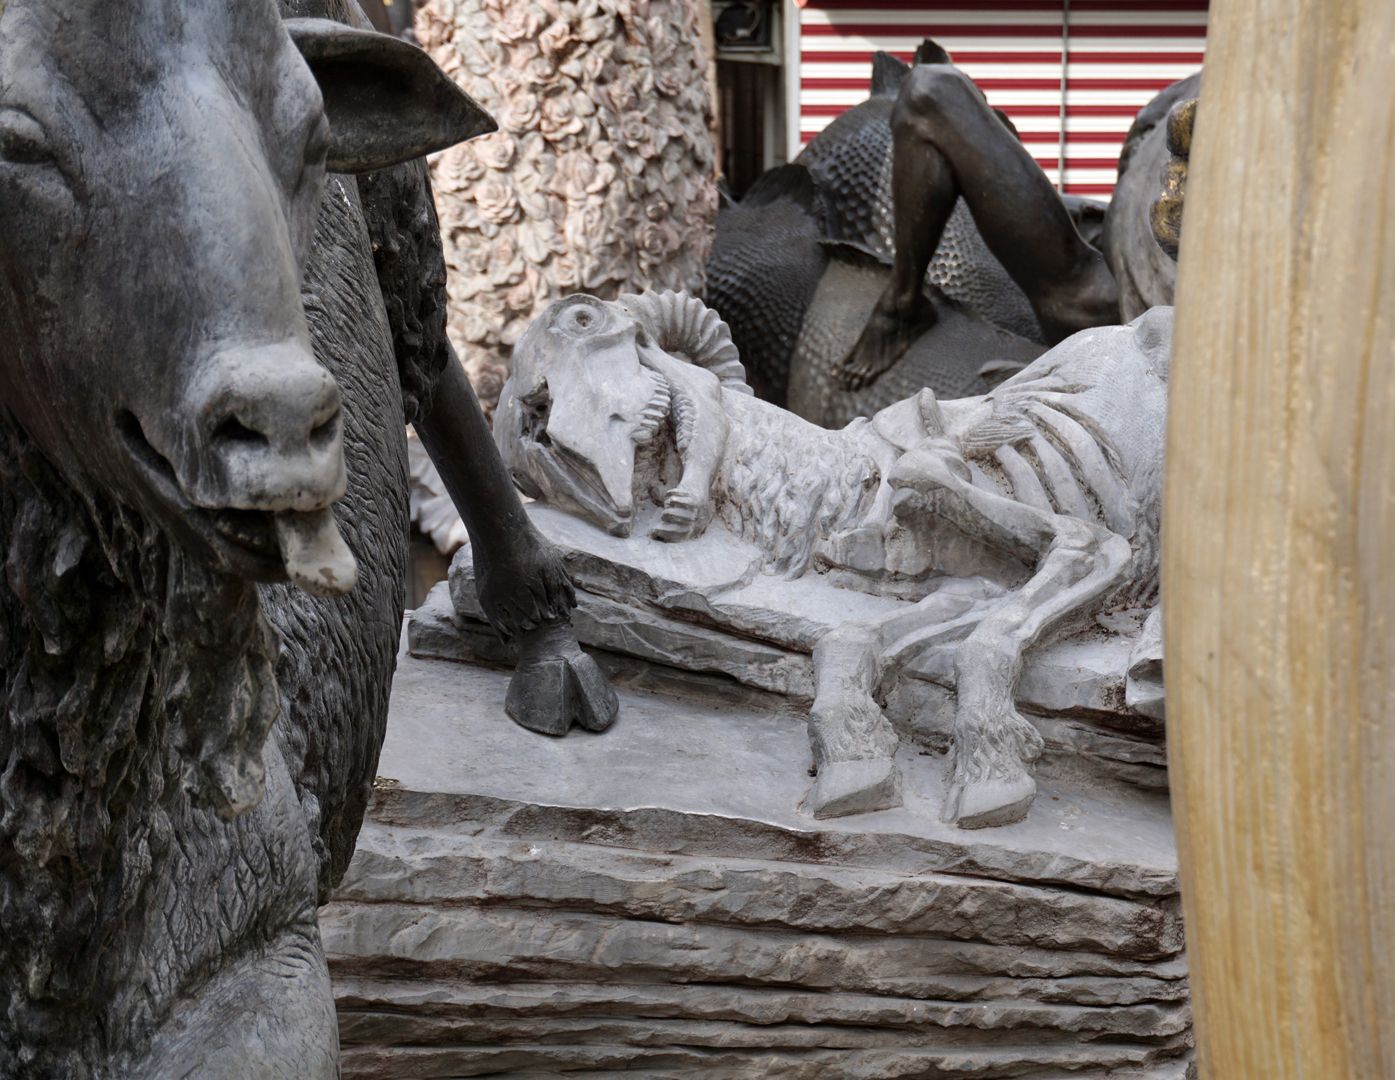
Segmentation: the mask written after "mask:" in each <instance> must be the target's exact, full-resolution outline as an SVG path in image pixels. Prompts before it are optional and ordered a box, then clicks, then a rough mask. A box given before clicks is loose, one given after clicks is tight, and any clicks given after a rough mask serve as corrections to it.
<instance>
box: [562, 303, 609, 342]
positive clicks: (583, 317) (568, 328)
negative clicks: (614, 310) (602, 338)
mask: <svg viewBox="0 0 1395 1080" xmlns="http://www.w3.org/2000/svg"><path fill="white" fill-rule="evenodd" d="M604 324H605V312H604V311H603V310H602V309H601V308H599V307H597V306H595V305H593V304H586V303H577V304H572V305H571V306H570V307H568V308H567V309H566V310H564V311H563V312H562V313H561V314H560V315H559V316H558V317H557V324H556V325H557V329H559V330H561V331H562V332H563V333H565V334H569V335H571V336H572V337H584V336H586V335H587V334H593V333H595V332H596V331H598V330H599V329H601V327H602V326H603V325H604Z"/></svg>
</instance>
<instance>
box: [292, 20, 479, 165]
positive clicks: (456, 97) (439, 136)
mask: <svg viewBox="0 0 1395 1080" xmlns="http://www.w3.org/2000/svg"><path fill="white" fill-rule="evenodd" d="M285 25H286V29H287V30H288V31H289V32H290V35H291V40H292V41H294V42H295V44H296V47H297V48H298V49H300V53H301V55H302V56H304V57H305V61H306V63H308V64H309V65H310V70H311V71H313V72H314V73H315V78H316V80H317V81H318V82H319V84H320V91H321V92H322V93H323V94H324V99H325V113H326V115H327V116H328V117H329V127H330V150H329V161H328V167H329V170H330V171H331V172H342V173H362V172H370V171H372V170H373V169H385V168H387V167H388V166H389V165H396V164H398V163H399V162H402V161H410V160H411V159H412V158H418V157H421V156H423V155H424V154H430V153H434V152H435V151H437V150H444V149H445V148H446V147H448V146H454V145H455V144H456V143H458V142H464V141H465V140H466V139H472V138H474V137H475V136H476V135H483V134H485V133H486V132H490V131H494V130H495V129H496V128H497V126H498V125H496V124H495V123H494V118H493V117H492V116H490V115H489V113H487V112H485V110H484V109H483V108H481V107H480V105H479V104H478V103H477V102H476V101H475V100H474V99H473V98H472V97H470V95H469V94H467V93H465V91H463V90H461V89H460V88H459V87H458V86H456V85H455V83H453V82H451V81H450V79H449V78H448V77H447V75H446V73H445V72H443V71H442V70H441V69H440V68H439V67H437V66H436V64H435V62H434V61H433V60H432V59H431V57H429V56H427V55H426V53H424V52H422V51H421V50H420V49H418V48H417V47H416V46H415V45H410V44H408V43H407V42H405V41H402V40H400V39H399V38H395V37H389V36H388V35H387V34H379V33H376V32H374V31H372V30H356V29H354V28H352V27H348V26H345V25H344V24H343V23H337V22H332V21H330V20H328V19H287V20H286V24H285Z"/></svg>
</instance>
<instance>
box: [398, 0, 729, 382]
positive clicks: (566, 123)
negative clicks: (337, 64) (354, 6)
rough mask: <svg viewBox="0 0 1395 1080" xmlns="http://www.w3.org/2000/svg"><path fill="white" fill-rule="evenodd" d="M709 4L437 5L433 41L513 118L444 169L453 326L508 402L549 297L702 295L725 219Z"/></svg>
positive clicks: (438, 181) (429, 29)
mask: <svg viewBox="0 0 1395 1080" xmlns="http://www.w3.org/2000/svg"><path fill="white" fill-rule="evenodd" d="M700 11H701V5H700V4H699V3H698V0H426V2H425V3H424V4H423V5H422V7H421V10H420V12H419V14H418V17H417V26H416V32H417V36H418V38H419V40H420V41H421V43H422V45H423V46H424V47H425V48H426V49H427V50H428V51H430V53H431V54H432V56H433V57H434V58H435V59H436V61H437V62H438V63H439V64H440V65H441V66H442V67H443V68H444V69H445V70H446V71H447V72H449V73H450V74H451V75H452V77H454V78H455V79H456V80H457V81H458V82H459V84H460V85H461V86H462V87H464V89H465V90H467V91H468V92H469V93H470V94H471V95H473V96H474V97H475V99H476V100H478V101H479V102H480V103H481V104H482V105H483V106H484V107H485V108H486V109H488V110H489V111H490V112H492V113H493V114H494V116H495V117H496V118H497V119H498V121H499V130H498V131H497V132H495V133H494V134H492V135H488V136H485V137H484V138H480V139H475V140H473V141H472V142H470V143H468V144H463V145H461V146H458V147H455V148H453V149H451V150H449V151H447V152H446V153H444V154H441V155H440V156H439V157H437V158H436V159H435V161H434V162H433V165H432V175H433V181H434V184H435V188H436V200H437V208H438V210H439V212H440V218H441V232H442V236H443V238H444V241H445V249H446V261H447V265H448V267H449V270H450V284H449V292H450V333H451V338H452V340H453V341H454V343H455V346H456V349H457V351H458V352H459V353H460V356H461V359H462V361H463V362H464V364H465V366H466V369H467V370H468V372H469V374H470V377H471V379H472V381H473V382H474V384H475V386H476V389H477V390H478V392H479V396H480V398H481V400H482V401H483V402H484V403H485V406H486V408H487V409H488V408H491V407H492V404H493V402H494V400H495V399H496V398H497V397H498V393H499V390H500V388H501V387H502V385H503V382H504V379H505V378H506V377H507V374H508V363H509V360H508V358H509V351H510V349H511V348H512V346H513V344H514V342H516V341H517V340H518V337H519V335H521V334H522V333H523V330H524V328H525V327H526V326H527V325H528V323H529V322H530V321H531V320H532V319H533V317H534V316H535V315H536V314H537V313H538V312H539V311H541V309H542V307H543V306H544V305H546V304H547V303H548V302H549V301H550V300H553V299H555V298H556V297H558V296H562V295H565V294H567V293H571V292H577V291H585V292H590V293H595V294H596V295H598V296H601V297H607V298H608V297H613V296H616V295H618V294H619V293H621V292H627V291H638V290H643V289H648V288H669V289H688V290H691V291H694V292H699V291H700V290H701V288H702V285H703V263H704V261H705V260H706V256H707V251H708V247H709V245H710V243H711V237H712V229H713V224H714V221H715V218H716V213H717V188H716V182H715V176H714V172H715V170H714V152H713V139H712V134H711V119H712V105H711V100H710V97H709V94H708V87H707V83H706V80H705V75H706V57H705V56H704V55H703V52H702V48H701V45H700V41H701V34H700V33H699V26H698V23H699V18H700Z"/></svg>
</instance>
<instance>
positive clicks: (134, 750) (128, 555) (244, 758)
mask: <svg viewBox="0 0 1395 1080" xmlns="http://www.w3.org/2000/svg"><path fill="white" fill-rule="evenodd" d="M0 551H3V552H4V554H5V569H4V574H3V577H0V927H3V928H4V932H3V933H0V1017H5V1016H9V1017H10V1019H11V1020H12V1021H13V1020H14V1018H15V1017H17V1016H24V1017H25V1018H26V1019H25V1021H24V1022H23V1023H18V1024H16V1023H12V1024H11V1025H10V1027H9V1030H8V1031H7V1030H5V1028H6V1024H5V1023H4V1022H0V1073H3V1074H5V1075H10V1073H11V1072H12V1071H13V1067H12V1066H13V1062H14V1061H16V1060H18V1057H17V1055H18V1053H19V1046H20V1042H23V1043H24V1044H25V1045H26V1046H27V1047H28V1051H26V1052H29V1051H32V1052H34V1053H37V1054H38V1055H39V1057H38V1059H37V1060H38V1061H40V1062H42V1063H43V1065H42V1067H41V1068H40V1071H41V1072H44V1073H45V1074H48V1073H52V1075H69V1074H75V1073H77V1072H79V1071H81V1066H82V1065H83V1063H84V1062H87V1061H90V1060H92V1059H93V1055H97V1054H100V1053H101V1052H102V1051H101V1047H100V1046H99V1045H97V1043H94V1041H93V1040H94V1039H99V1038H100V1037H101V1036H99V1035H98V1034H96V1033H97V1032H98V1031H99V1029H101V1025H100V1024H93V1023H90V1022H86V1021H90V1018H91V1017H92V1016H93V1015H97V1014H100V1013H101V1012H102V1011H103V1010H105V1009H106V1008H107V1007H108V1006H109V1005H110V1004H111V1003H112V1002H115V1001H118V1000H125V1001H126V1002H127V1006H128V1007H130V1006H131V1001H132V1000H137V999H139V1000H144V998H143V997H142V989H141V987H140V986H139V985H132V984H130V983H129V982H122V981H121V980H122V979H123V978H125V977H126V976H127V975H128V972H127V969H125V968H124V967H123V966H122V965H121V964H120V963H119V962H117V963H113V962H112V961H111V958H110V956H109V955H108V953H107V949H108V947H110V948H119V947H122V946H120V945H119V943H120V942H121V941H123V936H122V932H121V930H120V928H121V927H122V926H123V924H126V923H127V922H129V921H133V920H135V921H138V920H140V919H141V918H143V917H144V915H143V910H144V906H145V905H147V904H148V903H150V902H151V901H150V892H149V884H148V883H149V881H150V879H151V875H152V874H156V873H159V871H158V869H157V867H159V866H161V865H162V860H168V859H170V858H171V857H172V855H171V853H172V852H177V850H178V846H179V844H180V840H179V836H180V834H181V832H186V833H187V831H188V829H189V823H190V819H191V817H193V816H196V815H197V816H203V817H208V818H211V817H212V815H211V814H210V813H209V811H210V810H214V811H217V812H218V813H219V814H221V815H223V816H225V817H226V816H230V815H232V814H235V813H237V812H239V811H241V810H246V809H248V808H250V807H251V806H253V805H255V804H256V802H257V801H258V799H259V798H260V797H261V794H262V789H263V781H262V776H263V768H264V767H263V762H262V754H263V750H264V747H265V744H266V742H267V736H268V733H269V730H270V728H271V725H272V723H273V721H274V720H275V718H276V714H277V708H278V702H277V692H276V682H275V675H274V668H273V661H274V658H275V656H276V652H277V640H276V636H275V632H274V631H273V630H272V629H271V628H270V626H269V624H268V623H267V621H266V619H265V617H264V616H263V614H262V611H261V607H260V604H259V603H258V599H257V592H256V589H255V588H254V587H253V586H252V585H250V584H248V583H245V582H241V581H237V580H234V579H231V578H228V577H226V576H224V575H221V574H219V573H217V572H215V571H213V570H212V569H210V568H208V567H207V566H205V565H204V564H203V563H202V562H200V561H198V560H196V559H195V558H194V557H193V556H191V555H189V554H188V553H186V552H185V551H184V550H183V549H182V548H181V547H179V546H178V545H176V544H175V543H173V542H172V541H171V540H170V538H169V537H168V536H167V535H166V534H165V533H164V531H163V530H162V529H161V528H160V527H159V526H157V525H156V524H154V523H153V522H151V521H150V520H148V519H147V518H145V517H144V516H142V515H140V514H139V513H137V512H135V511H134V510H132V509H131V508H130V507H128V506H125V505H123V504H122V503H120V502H119V501H117V500H115V499H114V498H112V497H111V496H110V495H108V494H106V493H104V492H101V491H92V490H84V489H82V488H81V487H78V486H75V485H74V484H71V483H69V481H68V479H67V478H66V477H65V476H64V475H63V474H62V473H61V472H60V471H59V470H58V469H57V468H56V467H55V466H54V465H53V464H52V463H51V462H50V461H49V460H48V459H47V457H46V456H45V455H44V454H43V452H42V451H41V450H40V449H39V448H38V447H37V446H36V445H35V444H34V442H33V440H32V439H31V438H30V437H29V436H28V435H27V433H26V432H24V430H23V429H22V428H20V427H19V426H18V425H17V424H16V423H15V422H14V420H13V418H12V417H10V416H9V415H8V413H6V412H5V411H4V410H3V409H0ZM215 824H216V822H215ZM124 940H129V939H124ZM112 942H115V943H118V944H109V943H112ZM120 1011H121V1010H119V1009H118V1012H120ZM135 1012H136V1013H139V1009H138V1008H136V1009H135ZM107 1035H110V1032H108V1033H107ZM7 1055H8V1064H7Z"/></svg>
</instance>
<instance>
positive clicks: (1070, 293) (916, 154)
mask: <svg viewBox="0 0 1395 1080" xmlns="http://www.w3.org/2000/svg"><path fill="white" fill-rule="evenodd" d="M892 132H893V138H894V150H893V154H894V158H893V166H892V169H893V171H892V194H893V197H894V202H895V213H896V218H895V228H896V263H895V270H894V273H893V280H892V284H891V285H890V286H889V287H888V289H887V292H886V294H885V295H884V296H883V297H882V300H881V301H880V302H879V304H878V306H877V309H876V311H875V312H874V313H873V315H872V318H871V320H870V321H869V322H868V325H867V328H866V330H865V331H864V333H863V335H862V337H861V338H859V340H858V342H857V344H856V345H855V346H854V347H853V350H852V352H851V353H849V355H848V358H847V360H845V361H844V365H843V370H842V378H843V381H844V384H845V385H846V386H848V387H849V388H850V389H856V388H857V387H860V386H864V385H866V384H867V383H869V382H871V381H872V380H874V379H875V378H876V377H877V376H878V375H880V374H881V373H882V372H884V371H885V370H887V368H889V367H890V366H891V365H892V364H893V363H894V362H895V361H896V359H897V358H898V357H899V356H900V355H901V353H902V352H904V351H905V349H906V347H907V346H909V345H910V344H911V342H913V341H914V340H915V339H916V338H917V337H918V336H919V334H920V333H921V332H923V330H924V329H925V327H926V325H928V323H927V322H926V316H925V311H924V309H925V307H926V306H928V305H927V304H926V303H925V301H924V300H923V299H922V298H920V290H921V283H922V282H923V280H924V278H925V271H926V268H927V267H928V266H929V265H930V259H931V257H932V256H933V255H934V253H935V249H936V247H937V246H938V245H939V242H940V236H941V234H942V233H943V231H944V226H945V221H946V220H947V219H948V217H949V213H950V211H951V210H952V209H953V207H954V200H955V198H956V197H957V196H960V195H962V196H963V197H964V200H965V201H966V202H967V203H968V204H969V209H970V210H971V211H972V212H973V215H974V222H975V223H976V224H977V225H978V228H979V232H980V233H982V235H983V238H984V241H985V242H986V243H987V244H988V247H989V248H990V249H991V250H992V252H993V254H994V255H996V256H997V257H998V259H999V261H1000V262H1002V264H1003V266H1004V267H1005V268H1006V269H1007V271H1008V273H1009V274H1011V275H1012V278H1013V280H1014V281H1016V282H1017V284H1018V285H1019V286H1021V288H1022V290H1023V292H1025V293H1026V294H1027V297H1028V299H1029V300H1030V301H1031V303H1032V307H1033V308H1034V310H1035V311H1036V313H1037V317H1038V319H1039V320H1040V322H1041V325H1042V329H1043V331H1044V332H1045V333H1046V335H1047V338H1048V340H1049V341H1051V342H1053V343H1054V342H1057V341H1060V340H1062V339H1064V338H1066V337H1069V336H1070V335H1071V334H1073V333H1075V332H1077V331H1079V330H1084V329H1086V328H1087V327H1091V326H1105V325H1108V324H1111V323H1116V322H1118V321H1119V290H1118V285H1117V284H1116V283H1115V281H1114V276H1113V274H1112V273H1111V272H1110V269H1109V265H1108V262H1107V261H1106V260H1105V258H1104V256H1103V255H1102V254H1101V253H1100V252H1099V251H1098V250H1096V249H1095V248H1094V247H1092V246H1091V245H1089V244H1088V243H1086V242H1085V240H1084V239H1082V238H1081V236H1080V234H1079V232H1077V231H1076V228H1075V225H1074V223H1073V222H1072V221H1071V217H1070V213H1069V212H1068V211H1067V209H1066V207H1065V204H1064V203H1063V202H1062V201H1061V198H1060V196H1059V195H1057V193H1056V189H1055V188H1053V187H1052V186H1051V182H1050V181H1049V180H1047V178H1046V174H1045V173H1043V172H1042V171H1041V168H1040V167H1039V166H1038V165H1037V163H1036V162H1035V161H1034V160H1033V159H1032V155H1031V154H1030V153H1028V152H1027V148H1026V147H1025V146H1023V145H1022V143H1021V142H1020V141H1019V140H1018V139H1017V137H1016V136H1015V135H1014V133H1013V132H1012V131H1011V130H1010V129H1009V128H1008V127H1007V126H1006V125H1005V124H1004V123H1003V121H1002V120H1001V119H1000V118H999V117H998V115H997V114H996V113H995V112H994V111H993V109H992V108H991V107H990V106H989V104H988V101H987V99H986V98H984V96H983V94H982V92H981V91H980V90H979V89H978V87H976V86H975V85H974V84H973V81H972V80H971V79H969V77H968V76H967V75H965V74H964V73H963V72H961V71H960V70H958V69H957V68H955V67H953V66H951V65H948V64H921V65H917V66H916V67H915V68H913V69H912V70H911V73H910V74H909V75H908V76H907V77H906V81H905V83H904V84H903V85H902V87H901V93H900V96H899V97H898V98H897V101H896V108H895V111H894V112H893V113H892ZM931 319H932V320H933V316H931Z"/></svg>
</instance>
